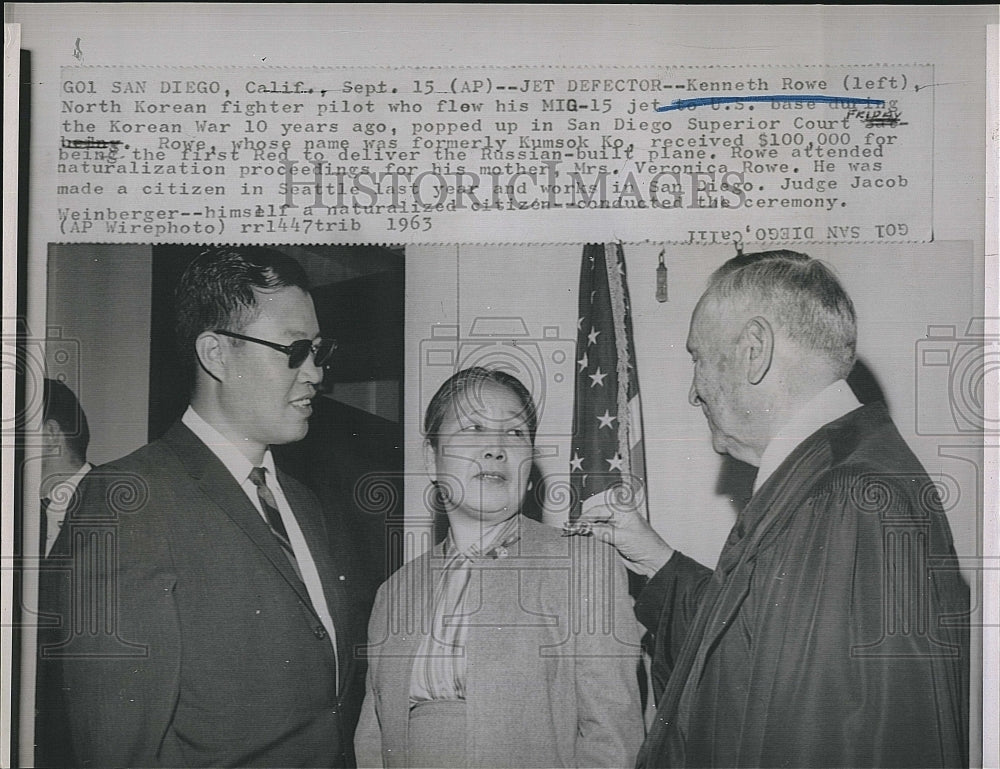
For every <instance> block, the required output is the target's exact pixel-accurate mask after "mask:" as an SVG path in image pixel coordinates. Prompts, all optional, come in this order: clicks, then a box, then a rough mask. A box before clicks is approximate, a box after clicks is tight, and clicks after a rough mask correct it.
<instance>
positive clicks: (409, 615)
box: [355, 517, 643, 767]
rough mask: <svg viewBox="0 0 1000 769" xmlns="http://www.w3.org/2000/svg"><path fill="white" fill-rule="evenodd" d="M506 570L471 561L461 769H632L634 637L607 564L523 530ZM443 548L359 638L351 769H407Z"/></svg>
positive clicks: (615, 565) (388, 591) (609, 558)
mask: <svg viewBox="0 0 1000 769" xmlns="http://www.w3.org/2000/svg"><path fill="white" fill-rule="evenodd" d="M520 526H521V538H520V540H519V541H518V542H517V543H515V544H513V545H511V546H510V547H509V551H510V555H509V557H507V558H496V559H492V558H482V559H477V560H476V561H475V562H474V564H473V566H472V575H471V577H470V582H469V586H468V590H470V591H471V593H470V594H469V595H470V596H473V597H474V600H475V601H476V608H475V611H474V614H473V615H472V616H471V617H470V618H469V620H468V621H469V623H470V626H469V631H468V637H467V642H466V646H465V649H464V650H461V652H460V653H464V654H465V655H466V658H467V678H466V704H467V715H466V718H467V722H466V724H465V725H464V726H463V725H461V724H456V725H455V728H456V729H462V728H464V730H465V731H464V734H465V737H466V757H467V766H469V767H531V766H535V767H538V766H544V767H559V766H587V767H623V766H631V765H632V762H633V761H634V757H635V754H636V751H637V750H638V748H639V744H640V743H641V742H642V734H643V723H642V713H641V710H640V706H639V690H638V679H637V673H636V671H637V665H638V660H639V654H640V648H639V636H640V634H639V627H638V624H637V623H636V622H635V619H634V616H633V613H632V609H631V599H630V598H629V595H628V592H627V591H628V585H627V577H626V575H625V571H624V568H623V567H622V566H621V565H620V564H619V562H618V559H617V557H616V556H615V554H614V551H613V550H612V549H611V548H610V547H609V546H607V545H605V544H603V543H600V542H597V541H595V540H594V539H590V540H588V539H585V538H581V537H569V538H566V537H562V536H560V533H559V532H558V531H556V530H555V529H552V528H550V527H548V526H544V525H542V524H540V523H536V522H535V521H532V520H529V519H527V518H524V517H522V518H521V519H520ZM443 553H444V550H443V544H439V545H437V546H436V547H434V548H433V550H432V551H430V552H428V553H425V554H424V555H422V556H420V557H419V558H417V559H416V560H414V561H411V562H410V563H408V564H406V565H404V566H403V568H401V569H400V570H399V571H397V572H396V573H395V574H394V575H393V576H392V577H390V578H389V579H388V580H387V581H386V583H385V584H384V585H383V586H382V587H381V588H380V589H379V592H378V596H377V598H376V601H375V608H374V610H373V612H372V618H371V621H370V624H369V631H368V640H369V645H368V664H369V673H368V685H367V694H366V697H365V704H364V709H363V711H362V715H361V720H360V722H359V724H358V731H357V735H356V739H355V744H356V749H357V755H358V764H359V766H400V767H402V766H409V765H410V764H409V759H408V756H407V742H406V739H407V738H406V735H407V724H408V719H409V710H410V676H411V673H412V670H413V663H414V659H415V657H416V655H417V652H418V650H419V649H420V647H421V644H422V643H423V641H424V639H425V638H426V637H427V635H428V633H429V632H430V628H431V622H432V620H433V617H434V605H433V590H434V586H435V584H436V583H437V581H438V578H439V577H440V574H441V571H440V569H441V567H442V565H443V563H444V562H445V560H446V559H445V558H444V554H443Z"/></svg>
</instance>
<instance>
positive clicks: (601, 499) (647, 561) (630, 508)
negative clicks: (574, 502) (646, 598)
mask: <svg viewBox="0 0 1000 769" xmlns="http://www.w3.org/2000/svg"><path fill="white" fill-rule="evenodd" d="M563 532H564V533H565V534H567V535H573V534H581V535H590V534H593V535H594V536H598V537H600V538H601V539H602V540H604V541H605V542H608V543H609V544H610V545H612V546H614V547H615V549H616V550H618V554H619V555H620V556H621V557H622V559H623V560H624V562H625V566H626V567H627V568H628V569H630V570H631V571H634V572H635V573H636V574H643V575H645V576H647V577H652V576H653V575H654V574H656V572H658V571H659V570H660V569H661V568H663V565H664V564H665V563H666V562H667V561H668V560H670V556H672V555H673V554H674V549H673V548H672V547H670V545H668V544H667V543H666V542H664V541H663V538H662V537H660V535H659V534H657V533H656V531H655V530H654V529H653V527H652V526H650V525H649V523H648V522H647V521H646V493H645V490H644V488H643V487H642V486H639V487H637V488H636V490H635V492H632V491H631V490H630V489H629V488H628V487H624V486H616V487H613V488H610V489H608V490H607V491H604V492H603V493H601V494H597V495H595V496H593V497H590V498H589V499H588V500H586V501H585V502H584V503H583V513H582V514H581V515H580V517H579V518H578V519H577V520H576V522H575V523H572V524H567V525H566V526H564V527H563Z"/></svg>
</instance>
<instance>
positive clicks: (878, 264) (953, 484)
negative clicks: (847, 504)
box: [404, 243, 982, 565]
mask: <svg viewBox="0 0 1000 769" xmlns="http://www.w3.org/2000/svg"><path fill="white" fill-rule="evenodd" d="M660 249H661V247H660V246H658V245H654V244H642V245H628V244H626V246H625V254H626V261H627V265H628V272H629V289H630V294H631V299H632V307H633V321H634V335H635V346H636V352H637V356H638V360H637V367H638V370H639V381H640V388H641V392H642V397H643V419H644V431H645V436H646V459H647V467H648V476H649V499H650V506H651V515H652V519H653V524H654V526H655V527H656V528H657V529H658V530H659V531H660V532H662V533H663V534H664V535H665V536H666V537H667V538H668V540H669V541H670V542H671V543H672V544H674V545H675V546H676V547H677V548H679V549H680V550H682V551H684V552H685V553H688V554H689V555H691V556H692V557H694V558H696V559H698V560H700V561H702V562H703V563H706V564H709V565H714V563H715V561H716V559H717V557H718V553H719V550H720V549H721V547H722V543H723V541H724V539H725V537H726V535H727V533H728V531H729V529H730V527H731V526H732V523H733V521H734V517H735V513H736V511H737V509H738V508H739V507H740V506H741V505H742V501H741V500H742V498H743V496H744V494H749V485H750V483H751V482H752V475H753V472H752V470H750V469H749V468H748V467H747V466H745V465H740V464H739V463H736V462H734V461H732V460H730V459H728V458H726V457H721V456H719V455H717V454H716V453H715V452H714V451H713V450H712V447H711V443H710V440H709V431H708V428H707V426H706V424H705V420H704V417H703V416H702V414H701V411H700V410H699V409H695V408H692V407H691V406H690V405H689V404H688V402H687V395H688V388H689V386H690V381H691V379H690V377H691V363H690V359H689V356H688V354H687V351H686V349H685V340H686V336H687V331H688V322H689V319H690V316H691V312H692V310H693V308H694V305H695V303H696V302H697V299H698V297H699V296H700V294H701V291H702V289H703V287H704V284H705V281H706V279H707V278H708V275H709V274H710V273H711V272H712V271H713V270H714V269H715V268H716V267H717V266H719V265H720V264H722V262H723V261H725V260H726V259H728V258H729V257H730V256H732V255H733V253H734V251H733V248H732V247H731V246H724V247H711V248H700V249H699V248H695V247H682V246H671V247H669V248H668V249H667V255H666V263H667V265H668V269H669V286H670V301H669V302H667V303H662V304H661V303H659V302H657V301H656V300H655V296H654V292H655V269H656V264H657V256H658V254H659V252H660ZM748 250H752V249H748ZM808 250H809V252H810V253H811V254H812V255H813V256H816V257H819V258H822V259H825V260H826V261H828V262H829V263H830V264H831V265H832V266H833V267H834V269H835V270H836V271H837V273H838V274H839V275H840V277H841V278H842V280H843V282H844V284H845V287H846V289H847V291H848V292H849V294H850V295H851V297H852V298H853V300H854V302H855V305H856V309H857V312H858V316H859V345H858V352H859V356H860V359H861V360H862V361H863V362H864V363H865V364H866V365H867V366H868V368H869V369H870V370H871V372H872V374H873V375H874V377H875V379H876V381H877V382H878V384H879V385H880V387H881V388H882V390H883V392H884V393H885V396H886V400H887V402H888V404H889V406H890V409H891V411H892V414H893V416H894V418H895V420H896V422H897V424H898V426H899V428H900V430H901V431H902V432H903V435H904V437H906V439H907V440H908V441H909V442H910V444H911V446H912V447H913V448H914V450H915V451H916V452H917V454H918V456H920V458H921V460H922V461H923V462H924V464H925V466H926V467H927V469H928V471H929V472H930V473H931V474H932V476H935V477H936V478H937V479H938V480H939V482H940V483H942V484H943V488H944V490H945V491H946V492H947V491H954V492H955V493H954V494H952V497H951V501H950V502H948V501H947V500H946V505H948V506H950V510H949V517H950V519H951V522H952V526H953V530H954V533H955V539H956V548H957V550H958V552H959V554H960V555H969V556H971V555H973V554H975V553H979V552H981V551H982V548H981V546H979V545H978V543H977V539H976V537H977V534H976V532H977V512H978V510H977V507H978V506H977V503H976V500H975V499H974V498H973V494H972V493H971V492H972V490H973V489H975V488H977V484H976V479H975V477H974V471H973V470H972V467H971V465H969V463H968V462H967V461H966V460H963V459H961V458H958V459H956V458H954V457H947V456H941V455H940V454H939V445H941V444H956V445H958V444H963V445H964V444H972V445H974V444H975V440H974V439H973V440H967V441H964V442H963V441H962V440H958V439H955V440H953V439H942V438H941V437H940V436H931V437H922V436H918V435H916V427H917V423H916V418H915V404H916V399H917V393H918V387H917V385H918V383H922V384H923V388H922V389H919V395H920V408H921V412H920V415H921V420H923V421H924V423H926V424H931V423H936V424H941V423H944V422H946V421H947V420H949V419H951V411H950V406H949V393H948V391H947V387H948V384H947V382H945V381H941V380H940V376H939V374H940V372H931V374H932V375H933V377H937V379H934V378H928V376H927V374H928V372H927V370H925V369H924V368H922V367H921V366H919V365H917V360H918V358H917V350H918V344H921V343H922V342H921V340H923V339H924V338H925V336H926V334H927V327H928V325H929V324H948V325H954V326H958V327H959V328H958V334H959V336H961V335H962V334H963V333H964V331H965V329H966V325H967V323H968V321H969V319H970V317H972V316H974V315H977V314H981V313H977V311H976V308H977V307H981V302H982V296H981V290H979V291H977V289H976V288H975V286H977V285H979V286H981V285H982V283H981V280H982V279H981V277H979V278H978V281H979V282H978V283H976V280H977V275H976V270H975V269H974V262H975V260H974V258H973V253H972V245H971V244H968V243H964V244H963V243H942V244H933V245H906V246H896V247H891V248H885V247H879V248H877V249H876V248H873V247H870V246H852V247H839V248H838V247H829V246H824V247H813V248H811V249H808ZM581 254H582V245H567V246H548V247H538V246H512V247H503V248H501V247H494V246H460V247H455V246H450V247H445V248H430V247H425V248H410V249H408V250H407V285H408V291H407V308H406V313H407V330H406V334H407V351H406V352H407V366H406V370H407V380H406V385H405V392H406V396H405V408H404V424H405V426H406V427H405V429H406V431H407V433H406V436H407V437H406V470H407V473H408V475H409V477H408V479H407V485H406V494H407V497H406V499H407V509H408V512H409V514H410V516H411V519H412V520H411V532H412V533H413V537H414V538H413V540H412V541H411V548H412V549H411V551H410V552H409V553H408V557H412V556H413V555H415V554H416V553H417V552H419V550H420V548H421V547H422V546H423V545H425V544H426V541H427V540H426V539H425V538H421V537H420V536H419V533H420V532H421V531H423V527H424V526H425V523H426V512H425V511H424V509H423V504H422V501H421V500H422V498H423V494H424V490H425V488H426V484H427V479H426V475H425V474H424V470H423V459H422V455H421V450H420V445H421V436H420V434H419V429H418V425H419V421H420V419H421V416H422V414H423V409H424V407H425V406H426V404H427V402H428V400H429V398H430V396H431V395H432V394H433V392H434V389H436V387H437V386H438V385H439V384H440V383H441V382H442V381H443V380H444V379H445V378H446V377H447V375H448V374H450V373H451V369H450V368H448V367H447V366H446V365H443V364H441V363H440V362H439V364H438V365H434V360H432V359H430V358H429V356H428V350H429V349H432V350H441V349H449V348H451V349H455V348H456V347H457V345H456V344H455V343H453V342H449V341H447V340H442V339H437V340H435V339H434V336H435V334H436V333H437V334H438V336H440V333H439V332H440V331H441V329H442V328H447V326H448V325H449V324H456V323H457V324H458V326H459V329H460V333H461V336H462V344H464V345H465V347H464V348H462V349H467V348H468V345H469V344H470V338H469V335H470V333H471V331H472V324H473V321H474V320H475V319H477V318H482V317H487V316H494V317H497V316H500V317H513V318H523V320H524V321H525V324H526V325H527V327H528V329H529V331H530V332H531V334H532V335H533V336H534V337H535V338H536V339H538V338H539V337H542V335H543V333H544V329H545V328H546V327H550V328H552V327H555V328H557V329H558V332H559V336H560V337H561V338H562V339H563V340H566V341H567V343H568V345H569V350H570V352H571V353H572V349H573V348H572V345H573V343H574V341H575V335H576V318H577V315H576V313H577V296H576V294H577V285H578V281H579V269H580V258H581ZM929 276H933V277H929ZM548 344H549V340H545V339H541V341H538V345H539V346H540V347H541V348H544V349H549V347H546V345H548ZM956 344H957V343H956ZM946 346H947V345H946ZM951 346H952V347H954V346H955V344H952V345H951ZM535 395H536V398H537V397H538V395H539V390H538V386H537V383H536V387H535ZM543 395H544V405H543V407H542V419H541V426H540V430H539V434H540V436H541V437H540V439H539V442H538V446H539V449H540V453H541V454H543V456H542V457H541V458H540V459H539V465H540V467H542V468H543V470H544V471H546V472H549V473H566V472H567V471H568V468H567V462H568V451H569V440H568V434H569V432H570V428H571V425H572V407H573V391H572V377H571V376H570V377H566V378H564V379H563V381H562V383H561V384H560V383H557V382H556V381H554V378H553V377H552V376H548V377H547V378H546V380H545V388H544V392H543ZM951 453H958V454H966V455H970V456H971V454H972V453H973V452H972V450H969V449H962V450H958V451H953V452H951ZM970 472H971V473H972V476H971V477H970V475H969V474H970ZM959 489H961V493H960V492H959Z"/></svg>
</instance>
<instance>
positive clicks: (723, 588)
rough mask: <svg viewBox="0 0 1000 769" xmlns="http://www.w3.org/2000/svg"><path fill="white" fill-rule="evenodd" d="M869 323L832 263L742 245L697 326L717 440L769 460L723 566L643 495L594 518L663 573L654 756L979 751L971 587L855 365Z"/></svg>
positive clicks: (708, 414)
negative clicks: (684, 541) (859, 315)
mask: <svg viewBox="0 0 1000 769" xmlns="http://www.w3.org/2000/svg"><path fill="white" fill-rule="evenodd" d="M855 338H856V322H855V314H854V308H853V305H852V303H851V300H850V299H849V298H848V296H847V294H846V293H845V292H844V290H843V288H842V287H841V286H840V283H839V282H838V281H837V279H836V278H835V277H834V275H833V274H832V273H831V272H830V270H829V269H828V268H827V267H826V266H825V265H823V264H822V263H821V262H818V261H816V260H814V259H810V258H809V257H808V256H805V255H803V254H797V253H794V252H790V251H771V252H764V253H759V254H746V255H740V256H737V257H736V258H734V259H732V260H730V261H729V262H727V263H726V264H725V265H723V267H722V268H720V269H719V270H718V271H717V272H716V273H715V274H714V275H713V276H712V278H711V279H710V282H709V286H708V289H707V290H706V292H705V294H704V295H703V296H702V298H701V300H700V301H699V302H698V305H697V307H696V308H695V311H694V315H693V317H692V320H691V328H690V333H689V335H688V343H687V346H688V350H689V352H690V353H691V357H692V359H693V361H694V381H693V382H692V385H691V391H690V401H691V404H692V405H693V406H698V407H700V408H701V409H702V411H703V412H704V414H705V418H706V419H707V420H708V425H709V428H710V430H711V432H712V445H713V447H714V448H715V450H716V451H718V452H720V453H723V452H724V453H728V454H730V455H732V456H733V457H735V458H736V459H739V460H741V461H743V462H746V463H748V464H751V465H754V466H756V467H757V468H758V472H757V477H756V483H755V486H754V492H753V496H752V497H751V499H750V501H749V503H748V504H747V506H746V507H745V508H744V510H743V511H742V512H741V513H740V515H739V516H738V518H737V521H736V525H735V526H734V527H733V530H732V532H731V533H730V535H729V538H728V540H727V541H726V544H725V546H724V548H723V550H722V553H721V555H720V557H719V562H718V565H717V567H716V569H715V570H714V572H713V571H711V570H709V569H707V568H705V567H704V566H702V565H700V564H698V563H696V562H695V561H693V560H691V559H690V558H687V557H686V556H684V555H683V554H682V553H680V552H675V551H674V550H673V549H672V548H671V547H670V546H669V545H667V544H666V542H664V541H663V540H662V539H661V538H660V537H659V535H658V534H657V533H656V532H655V531H653V529H652V528H650V526H649V525H648V524H647V523H646V521H645V519H644V517H643V516H642V515H640V514H639V510H638V508H637V507H634V506H632V505H631V503H629V504H628V505H622V504H616V502H615V500H613V499H612V498H611V497H610V496H608V497H607V498H606V499H605V504H604V505H603V506H602V507H601V508H595V509H594V510H592V511H589V512H588V514H587V515H586V516H583V517H582V520H584V521H587V522H588V523H589V525H590V526H591V527H592V530H593V531H595V532H596V533H598V534H599V535H601V536H604V537H607V538H608V539H610V540H611V541H612V542H613V543H614V544H615V546H616V547H617V548H618V549H619V552H620V553H621V554H622V555H623V556H624V557H625V559H626V562H627V563H628V564H629V565H630V567H631V568H632V569H633V570H634V571H636V572H637V573H641V574H645V575H647V576H649V577H651V578H650V579H649V582H648V583H647V584H646V586H645V588H644V590H643V592H642V593H641V594H640V595H639V597H638V599H637V602H636V613H637V615H638V616H639V619H640V620H642V622H643V623H644V624H645V625H646V626H647V627H648V628H649V629H650V631H651V632H652V633H654V634H655V646H654V651H653V683H654V690H655V693H656V695H657V710H656V720H655V722H654V724H653V726H652V728H651V729H650V731H649V734H648V736H647V738H646V741H645V743H644V745H643V748H642V751H641V752H640V755H639V759H638V765H639V766H642V767H666V766H670V767H676V766H724V767H732V766H795V767H805V766H852V767H873V766H922V767H931V766H962V765H966V763H967V761H968V758H967V756H968V752H967V751H968V697H969V688H968V675H969V670H968V665H969V656H968V654H969V649H968V636H967V633H966V630H965V628H967V627H968V625H967V622H968V617H967V613H968V610H969V596H968V590H967V588H966V586H965V584H964V582H963V581H962V578H961V576H960V574H959V572H958V563H957V559H956V556H955V551H954V546H953V544H952V538H951V532H950V529H949V526H948V521H947V519H946V518H945V515H944V512H943V510H942V508H941V503H940V500H939V499H938V496H937V494H936V489H935V487H934V485H933V483H932V482H931V480H930V479H929V478H928V476H927V473H926V472H925V470H924V468H923V467H922V466H921V464H920V462H919V461H918V460H917V458H916V457H915V456H914V455H913V453H912V452H911V451H910V449H909V448H908V447H907V445H906V443H905V442H904V441H903V438H902V437H901V436H900V434H899V432H898V431H897V429H896V427H895V426H894V425H893V424H892V421H891V420H890V419H889V415H888V412H887V410H886V407H885V404H884V403H881V402H878V403H873V404H869V405H866V406H862V405H861V404H860V403H859V402H858V401H857V400H856V398H855V397H854V395H853V394H852V392H851V390H850V388H849V387H848V385H847V383H846V381H845V377H846V376H847V375H848V373H849V372H850V371H851V368H852V366H853V365H854V362H855ZM584 531H586V529H584Z"/></svg>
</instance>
